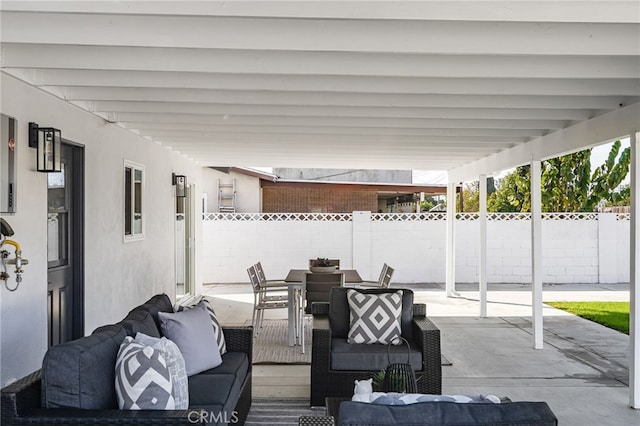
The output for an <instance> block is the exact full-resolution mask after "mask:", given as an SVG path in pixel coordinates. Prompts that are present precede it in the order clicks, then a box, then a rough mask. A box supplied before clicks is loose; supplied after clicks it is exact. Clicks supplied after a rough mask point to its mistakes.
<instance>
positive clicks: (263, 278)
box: [253, 262, 267, 285]
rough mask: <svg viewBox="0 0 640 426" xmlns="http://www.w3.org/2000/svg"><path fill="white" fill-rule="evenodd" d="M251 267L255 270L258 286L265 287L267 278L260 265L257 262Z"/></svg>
mask: <svg viewBox="0 0 640 426" xmlns="http://www.w3.org/2000/svg"><path fill="white" fill-rule="evenodd" d="M253 267H254V268H255V269H256V274H257V275H258V281H259V282H260V285H265V284H266V283H267V277H266V275H265V274H264V269H262V263H261V262H258V263H256V264H255V265H253Z"/></svg>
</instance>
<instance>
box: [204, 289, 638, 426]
mask: <svg viewBox="0 0 640 426" xmlns="http://www.w3.org/2000/svg"><path fill="white" fill-rule="evenodd" d="M393 287H404V288H411V289H413V290H414V292H415V300H416V302H419V303H426V304H427V315H428V316H429V317H430V318H431V319H432V320H433V321H434V322H435V323H436V324H437V325H438V327H439V328H440V330H441V333H442V351H443V354H444V355H445V356H446V357H447V358H448V359H449V360H450V361H451V362H452V364H453V365H451V366H443V370H442V371H443V383H442V384H443V393H446V394H456V393H460V394H465V393H467V394H468V393H480V394H494V395H498V396H508V397H510V398H511V399H512V400H514V401H516V400H518V401H524V400H529V401H546V402H547V403H548V404H549V406H550V407H551V409H552V410H553V411H554V413H555V414H556V416H557V417H558V419H559V423H560V424H561V425H576V426H578V425H579V426H583V425H611V426H614V425H615V426H619V425H640V410H633V409H631V408H629V405H628V403H629V388H628V377H629V371H628V352H629V337H628V336H627V335H625V334H622V333H619V332H617V331H614V330H611V329H608V328H606V327H603V326H601V325H599V324H595V323H593V322H591V321H587V320H584V319H582V318H578V317H576V316H574V315H571V314H567V313H565V312H563V311H559V310H557V309H555V308H552V307H550V306H548V305H545V307H544V348H543V349H540V350H535V349H533V336H532V329H531V291H530V290H529V286H528V285H517V284H500V285H490V286H489V293H488V302H489V303H488V317H487V318H480V317H479V312H480V307H479V302H478V300H479V299H478V291H477V285H476V286H473V285H460V284H459V285H458V286H457V290H458V292H459V293H460V297H454V298H447V297H446V296H445V293H444V287H443V286H442V285H439V284H409V285H402V284H394V285H393ZM205 288H206V293H207V294H209V295H211V296H213V297H214V298H215V303H214V305H215V309H216V312H217V313H218V315H220V317H221V319H222V322H223V323H226V324H242V323H243V322H244V321H245V320H246V319H247V318H251V309H252V304H253V294H252V292H251V288H250V286H249V284H246V285H243V284H228V285H215V286H206V287H205ZM543 298H544V301H545V302H546V301H561V300H569V301H586V300H601V301H606V300H616V301H629V286H628V285H627V284H613V285H601V284H562V285H545V287H544V295H543ZM265 317H266V318H286V311H285V310H282V311H277V310H273V311H271V312H268V313H267V315H266V316H265ZM254 375H255V380H254V383H255V385H254V395H256V396H273V397H291V396H297V397H300V396H309V367H308V366H256V368H255V369H254Z"/></svg>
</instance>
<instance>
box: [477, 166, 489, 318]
mask: <svg viewBox="0 0 640 426" xmlns="http://www.w3.org/2000/svg"><path fill="white" fill-rule="evenodd" d="M479 189H480V194H479V196H480V218H479V219H480V247H479V248H478V251H479V254H480V259H479V265H478V284H479V287H480V316H481V317H482V318H486V317H487V175H480V188H479Z"/></svg>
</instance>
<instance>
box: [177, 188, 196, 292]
mask: <svg viewBox="0 0 640 426" xmlns="http://www.w3.org/2000/svg"><path fill="white" fill-rule="evenodd" d="M192 191H193V188H192V187H191V186H187V187H186V188H185V197H180V198H176V229H175V231H176V232H175V234H176V297H177V298H178V299H180V298H181V297H184V296H187V295H189V294H191V292H192V282H193V220H192V205H191V202H192Z"/></svg>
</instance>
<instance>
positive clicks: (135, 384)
mask: <svg viewBox="0 0 640 426" xmlns="http://www.w3.org/2000/svg"><path fill="white" fill-rule="evenodd" d="M172 390H173V383H172V381H171V374H169V368H168V367H167V363H166V360H165V359H164V356H162V353H161V351H159V350H156V349H154V348H152V347H151V346H146V345H143V344H141V343H137V342H134V341H133V337H131V336H127V337H125V339H124V341H123V342H122V344H121V345H120V350H119V351H118V357H117V358H116V395H117V397H118V407H119V408H120V409H122V410H174V409H175V400H174V399H173V396H172Z"/></svg>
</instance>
